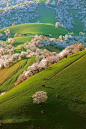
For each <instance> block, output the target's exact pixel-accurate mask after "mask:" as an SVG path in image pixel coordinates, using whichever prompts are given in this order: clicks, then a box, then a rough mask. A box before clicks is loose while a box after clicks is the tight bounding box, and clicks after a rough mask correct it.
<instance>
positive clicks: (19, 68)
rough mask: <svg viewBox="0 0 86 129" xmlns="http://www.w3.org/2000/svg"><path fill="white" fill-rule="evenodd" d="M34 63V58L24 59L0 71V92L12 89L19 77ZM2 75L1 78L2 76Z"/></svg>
mask: <svg viewBox="0 0 86 129" xmlns="http://www.w3.org/2000/svg"><path fill="white" fill-rule="evenodd" d="M34 62H35V57H31V58H28V59H24V60H21V61H19V62H18V63H16V64H14V65H13V66H11V67H7V68H5V69H2V70H0V92H2V91H8V90H10V89H12V88H13V87H14V84H15V82H16V81H17V79H18V77H19V75H20V74H21V73H22V72H23V71H24V70H26V69H27V67H28V66H29V65H32V64H33V63H34ZM2 75H3V76H2Z"/></svg>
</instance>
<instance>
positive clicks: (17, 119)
mask: <svg viewBox="0 0 86 129" xmlns="http://www.w3.org/2000/svg"><path fill="white" fill-rule="evenodd" d="M85 77H86V50H84V51H82V52H79V53H77V54H74V55H72V56H69V57H68V58H67V59H63V60H61V61H59V62H58V63H56V64H54V65H52V66H50V67H48V68H47V69H45V70H43V71H41V72H40V73H38V74H36V75H34V76H32V77H30V78H29V79H27V80H26V81H24V82H23V83H21V84H20V85H18V86H17V87H15V88H13V89H12V90H10V91H9V92H8V93H6V94H5V95H3V96H1V97H0V120H1V122H2V123H4V127H5V128H6V129H11V128H13V129H14V128H16V129H20V128H21V129H23V128H24V129H30V127H31V126H33V127H34V128H35V129H38V128H39V127H40V128H41V129H85V128H86V79H85ZM42 84H45V88H43V87H41V85H42ZM41 90H43V91H46V92H47V94H48V100H47V102H46V103H45V104H43V105H42V106H39V105H36V104H33V101H32V95H33V94H34V93H35V92H36V91H41ZM56 94H57V95H58V98H57V99H56V97H55V96H56ZM74 98H77V99H78V101H77V102H74ZM41 110H45V114H43V115H42V114H41Z"/></svg>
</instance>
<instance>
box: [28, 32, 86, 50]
mask: <svg viewBox="0 0 86 129" xmlns="http://www.w3.org/2000/svg"><path fill="white" fill-rule="evenodd" d="M76 42H82V43H84V44H85V45H86V35H85V33H82V32H80V35H79V36H73V33H68V34H66V35H65V36H62V35H60V36H59V38H58V39H56V38H47V37H45V36H43V35H40V36H38V35H35V38H34V39H32V40H31V43H32V44H33V45H34V44H35V45H36V46H37V47H40V48H43V47H46V46H49V45H52V46H53V47H56V48H61V49H63V48H66V47H67V46H69V45H72V44H75V43H76ZM27 46H28V45H27Z"/></svg>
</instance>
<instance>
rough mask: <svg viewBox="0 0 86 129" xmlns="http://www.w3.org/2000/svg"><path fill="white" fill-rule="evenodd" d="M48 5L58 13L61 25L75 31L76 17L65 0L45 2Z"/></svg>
mask: <svg viewBox="0 0 86 129" xmlns="http://www.w3.org/2000/svg"><path fill="white" fill-rule="evenodd" d="M45 4H46V7H47V8H50V9H52V10H53V11H54V13H55V14H56V16H55V19H56V21H57V22H59V26H61V27H63V28H65V29H67V30H70V31H73V25H74V18H73V15H72V14H71V13H69V12H68V9H69V7H68V6H67V4H66V2H65V1H64V0H61V1H58V2H54V1H53V2H52V3H50V0H47V1H46V2H45ZM63 12H64V13H63Z"/></svg>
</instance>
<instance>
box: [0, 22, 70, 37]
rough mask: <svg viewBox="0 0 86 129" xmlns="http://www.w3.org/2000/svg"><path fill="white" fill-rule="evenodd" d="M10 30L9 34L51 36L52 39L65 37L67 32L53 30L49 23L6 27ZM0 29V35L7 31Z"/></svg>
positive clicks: (59, 28)
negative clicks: (60, 36)
mask: <svg viewBox="0 0 86 129" xmlns="http://www.w3.org/2000/svg"><path fill="white" fill-rule="evenodd" d="M7 28H8V29H10V31H11V34H12V35H13V34H15V33H19V34H27V33H31V34H34V35H35V34H39V35H40V34H45V35H48V34H51V35H52V36H53V37H58V36H59V35H65V34H67V33H68V32H69V31H68V30H65V29H64V28H61V27H58V28H55V25H53V24H49V23H26V24H20V25H15V26H11V27H7ZM7 28H4V29H0V33H4V31H5V30H6V29H7Z"/></svg>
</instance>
